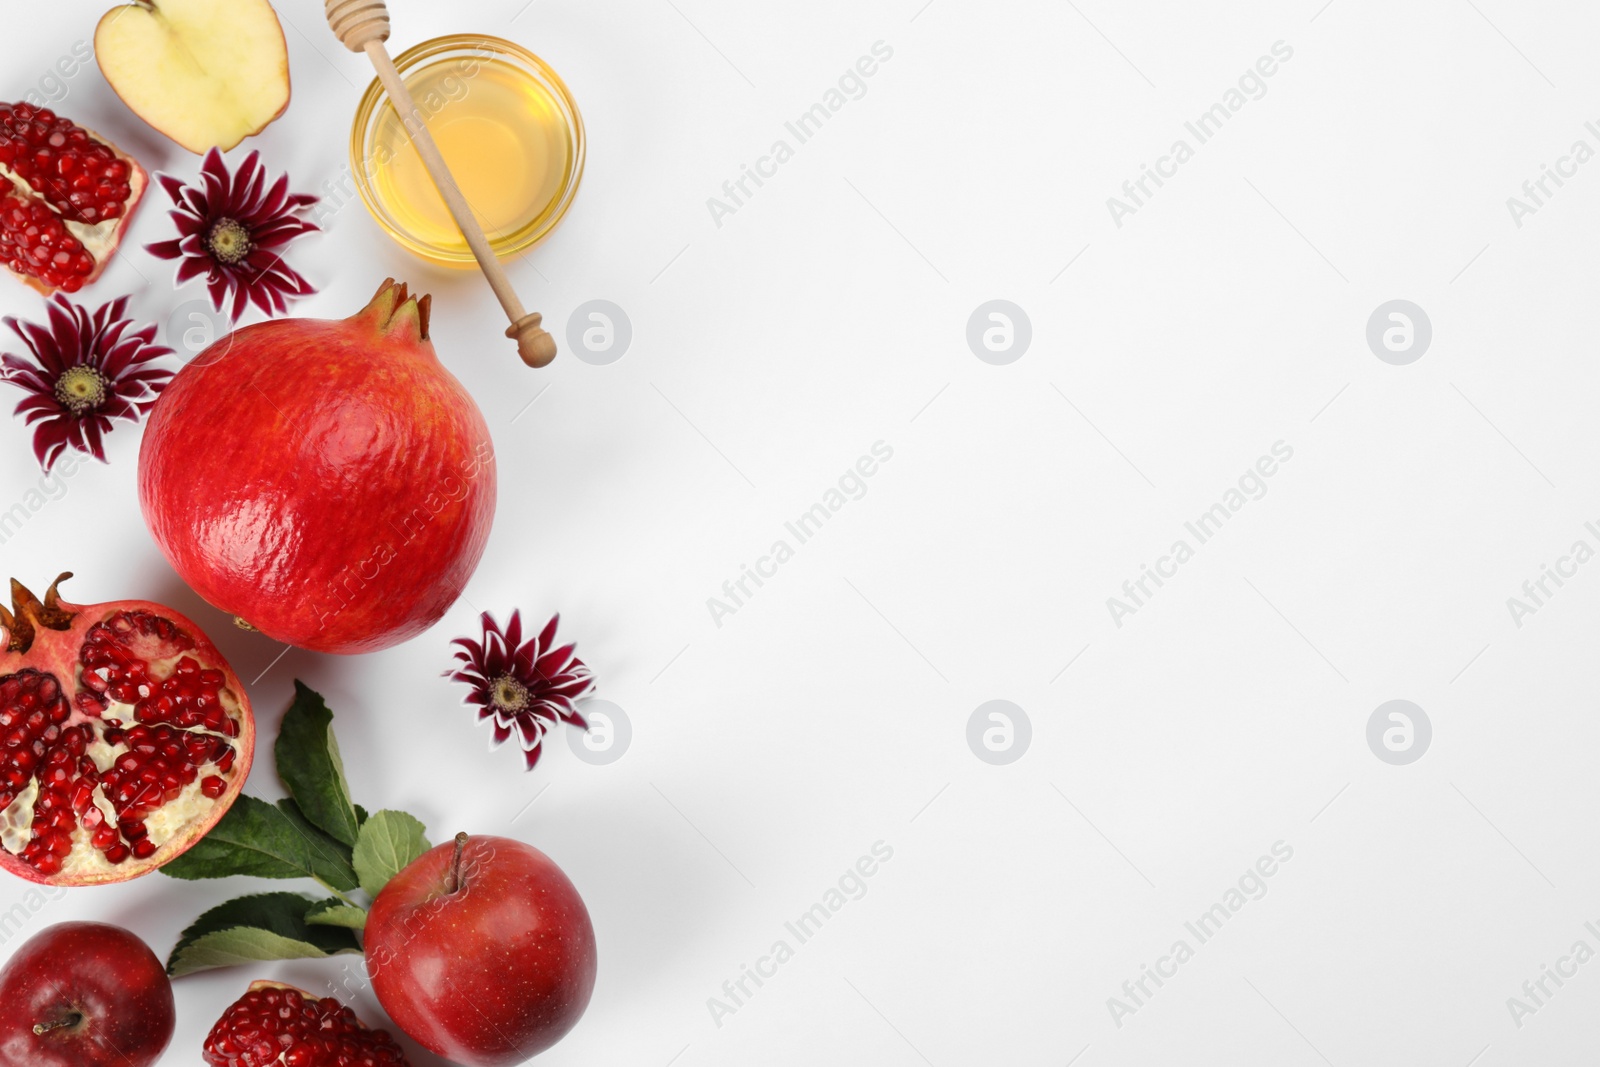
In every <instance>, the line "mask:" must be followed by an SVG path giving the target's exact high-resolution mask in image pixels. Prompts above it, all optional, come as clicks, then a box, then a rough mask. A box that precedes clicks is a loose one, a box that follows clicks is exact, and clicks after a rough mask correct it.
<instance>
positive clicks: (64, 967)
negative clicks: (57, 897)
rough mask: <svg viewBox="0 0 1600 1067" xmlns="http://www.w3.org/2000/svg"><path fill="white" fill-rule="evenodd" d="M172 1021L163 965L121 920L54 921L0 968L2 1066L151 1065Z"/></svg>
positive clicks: (168, 1035) (167, 1037) (169, 986)
mask: <svg viewBox="0 0 1600 1067" xmlns="http://www.w3.org/2000/svg"><path fill="white" fill-rule="evenodd" d="M175 1023H176V1019H175V1013H174V1010H173V1002H172V982H171V981H170V980H169V979H168V978H167V971H166V968H165V967H163V966H161V961H160V960H158V959H156V954H155V953H154V952H151V951H150V946H148V945H146V944H145V943H144V942H143V941H140V940H139V939H138V938H137V937H135V936H134V935H133V934H130V933H129V932H128V931H126V930H124V929H122V928H121V927H120V926H109V925H107V924H105V923H85V922H72V923H57V924H56V925H54V926H51V927H49V928H47V929H45V930H43V931H41V932H39V933H37V934H35V935H34V936H32V937H30V938H28V940H27V941H26V942H24V943H23V945H22V947H21V948H19V949H17V951H16V952H15V953H13V954H12V956H11V958H10V959H9V960H7V961H6V965H5V968H4V969H3V970H0V1067H150V1065H151V1064H153V1063H155V1062H156V1061H157V1060H158V1059H160V1058H161V1053H162V1050H164V1049H165V1048H166V1047H167V1044H168V1043H169V1042H170V1041H171V1040H172V1031H173V1027H174V1025H175Z"/></svg>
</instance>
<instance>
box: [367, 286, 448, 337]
mask: <svg viewBox="0 0 1600 1067" xmlns="http://www.w3.org/2000/svg"><path fill="white" fill-rule="evenodd" d="M432 313H433V294H431V293H424V294H423V295H422V296H420V297H419V296H412V295H410V294H409V293H408V292H407V290H406V283H405V282H397V281H395V280H394V279H393V278H385V279H384V280H383V284H382V285H380V286H378V292H377V293H376V295H374V296H373V298H372V299H371V300H370V301H369V302H368V303H367V306H366V307H364V308H362V309H361V312H360V313H359V314H358V315H357V316H356V317H357V318H368V319H370V320H371V321H372V324H373V326H374V327H376V328H377V330H378V332H380V333H384V334H393V333H395V332H397V331H405V332H407V333H409V335H410V336H411V338H412V339H413V340H416V341H426V340H427V339H428V319H429V316H430V315H431V314H432Z"/></svg>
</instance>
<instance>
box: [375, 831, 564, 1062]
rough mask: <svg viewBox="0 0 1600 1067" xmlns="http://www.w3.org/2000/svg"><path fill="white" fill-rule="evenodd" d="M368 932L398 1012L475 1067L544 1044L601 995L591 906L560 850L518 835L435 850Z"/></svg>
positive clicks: (420, 1035)
mask: <svg viewBox="0 0 1600 1067" xmlns="http://www.w3.org/2000/svg"><path fill="white" fill-rule="evenodd" d="M365 937H366V951H367V969H368V970H369V971H370V972H371V974H372V988H373V991H374V992H376V993H377V995H378V1002H379V1003H380V1004H382V1005H383V1010H384V1011H386V1012H388V1013H389V1018H391V1019H393V1020H394V1021H395V1024H396V1025H397V1026H399V1027H400V1029H402V1030H404V1031H405V1032H406V1033H408V1034H410V1035H411V1037H412V1039H413V1040H415V1041H416V1042H418V1043H419V1044H421V1045H423V1046H424V1047H426V1048H428V1049H430V1050H432V1051H433V1052H436V1053H438V1054H439V1055H440V1056H443V1057H444V1058H445V1059H447V1060H453V1061H455V1062H456V1063H460V1064H465V1065H466V1067H504V1065H506V1064H513V1063H522V1062H523V1061H524V1060H527V1059H529V1058H530V1057H532V1056H535V1055H537V1054H538V1053H540V1052H543V1051H544V1050H545V1049H547V1048H549V1047H550V1046H551V1045H553V1044H555V1043H556V1042H557V1041H559V1040H561V1038H562V1037H563V1036H564V1035H565V1034H566V1032H567V1031H568V1030H571V1029H572V1027H573V1026H574V1024H576V1023H577V1021H578V1018H579V1017H580V1016H581V1015H582V1014H583V1010H584V1009H585V1008H587V1007H588V1006H589V995H590V994H591V993H592V992H594V973H595V946H594V927H593V926H592V925H591V924H590V922H589V910H588V909H587V908H585V907H584V906H583V899H582V898H581V897H579V896H578V891H577V890H576V889H574V888H573V885H572V883H571V882H570V881H569V880H568V879H567V876H566V875H565V874H563V873H562V872H561V868H560V867H557V866H556V865H555V863H554V862H553V861H552V860H551V859H550V857H548V856H546V855H545V854H544V853H542V852H540V851H539V850H538V849H536V848H534V847H532V846H531V845H525V844H523V843H522V842H521V841H513V840H511V839H510V838H505V837H473V838H469V837H467V835H466V834H459V835H457V837H456V840H455V842H454V843H453V844H449V845H440V846H439V847H438V848H435V849H433V850H432V851H430V852H427V853H425V854H424V855H423V856H422V857H421V858H420V859H418V860H417V861H416V862H414V863H412V864H411V865H410V866H409V867H407V868H406V869H405V870H403V871H401V872H400V873H399V874H397V875H395V876H394V878H393V879H391V880H390V882H389V884H388V885H386V886H384V887H383V889H382V891H380V892H379V893H378V899H377V900H376V901H374V902H373V905H372V912H371V915H370V916H369V917H368V919H367V926H366V935H365Z"/></svg>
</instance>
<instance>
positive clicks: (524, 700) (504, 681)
mask: <svg viewBox="0 0 1600 1067" xmlns="http://www.w3.org/2000/svg"><path fill="white" fill-rule="evenodd" d="M489 690H490V693H491V697H490V699H492V700H493V701H494V706H495V707H497V708H499V709H500V710H502V711H521V710H522V709H523V708H525V707H527V706H528V704H529V702H530V701H531V700H532V696H533V694H531V693H529V692H528V687H527V686H525V685H523V684H522V683H521V682H519V681H517V680H516V679H515V678H513V677H511V675H509V674H502V675H501V676H500V677H498V678H496V679H495V680H494V681H492V682H490V683H489Z"/></svg>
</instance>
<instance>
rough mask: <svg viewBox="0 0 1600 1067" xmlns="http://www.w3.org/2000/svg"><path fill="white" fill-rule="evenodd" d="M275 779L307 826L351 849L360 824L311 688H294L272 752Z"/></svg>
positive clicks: (329, 721) (326, 719)
mask: <svg viewBox="0 0 1600 1067" xmlns="http://www.w3.org/2000/svg"><path fill="white" fill-rule="evenodd" d="M273 754H274V756H275V757H276V759H277V761H278V777H280V778H282V779H283V784H284V785H285V786H287V787H288V789H289V795H290V796H292V797H294V799H295V803H297V804H299V805H300V810H301V811H302V812H304V813H305V817H306V818H307V819H309V820H310V821H311V823H312V825H314V826H316V827H317V828H318V829H320V830H323V831H325V832H326V833H327V834H328V836H330V837H332V838H333V839H334V840H336V841H342V842H344V843H345V844H346V845H349V846H352V847H354V845H355V843H356V834H357V832H358V831H359V830H360V829H361V821H360V819H359V818H358V817H357V816H356V809H355V805H354V804H352V803H351V802H350V785H349V783H348V782H346V781H345V777H344V761H343V760H342V759H340V758H339V742H338V740H337V739H336V738H335V737H334V735H333V712H331V711H329V710H328V705H327V703H326V702H325V701H324V700H323V699H322V697H321V696H320V695H318V694H317V692H316V691H315V690H313V689H311V687H310V686H307V685H306V684H305V683H304V682H302V681H300V680H299V679H296V680H295V683H294V703H293V704H291V705H289V710H288V711H287V712H285V713H284V716H283V725H282V726H280V727H279V728H278V743H277V746H276V747H275V748H274V749H273Z"/></svg>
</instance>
